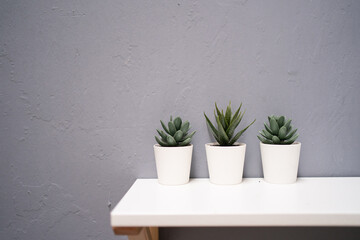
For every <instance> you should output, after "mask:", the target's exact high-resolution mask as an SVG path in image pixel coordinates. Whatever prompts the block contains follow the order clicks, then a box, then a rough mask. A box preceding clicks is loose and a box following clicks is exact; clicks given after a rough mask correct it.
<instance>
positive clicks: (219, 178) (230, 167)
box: [205, 143, 246, 185]
mask: <svg viewBox="0 0 360 240" xmlns="http://www.w3.org/2000/svg"><path fill="white" fill-rule="evenodd" d="M205 150H206V158H207V162H208V168H209V176H210V182H212V183H215V184H222V185H225V184H238V183H241V181H242V177H243V170H244V161H245V151H246V144H245V143H235V146H219V144H218V143H207V144H205Z"/></svg>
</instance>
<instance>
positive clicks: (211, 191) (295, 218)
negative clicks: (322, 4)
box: [111, 178, 360, 227]
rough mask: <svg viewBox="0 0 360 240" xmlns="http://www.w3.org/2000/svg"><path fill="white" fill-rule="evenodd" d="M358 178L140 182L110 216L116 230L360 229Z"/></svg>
mask: <svg viewBox="0 0 360 240" xmlns="http://www.w3.org/2000/svg"><path fill="white" fill-rule="evenodd" d="M359 189H360V178H298V181H297V182H296V183H295V184H285V185H279V184H270V183H266V182H265V181H264V180H263V179H262V178H244V179H243V182H242V183H241V184H238V185H225V186H224V185H221V186H220V185H215V184H212V183H210V182H209V179H191V180H190V182H189V183H188V184H185V185H180V186H164V185H161V184H159V183H158V181H157V180H156V179H138V180H136V182H135V183H134V185H133V186H132V187H131V188H130V190H129V191H128V192H127V193H126V195H125V196H124V197H123V199H122V200H121V201H120V202H119V203H118V205H117V206H116V207H115V208H114V209H113V211H112V212H111V224H112V226H164V227H165V226H360V191H359Z"/></svg>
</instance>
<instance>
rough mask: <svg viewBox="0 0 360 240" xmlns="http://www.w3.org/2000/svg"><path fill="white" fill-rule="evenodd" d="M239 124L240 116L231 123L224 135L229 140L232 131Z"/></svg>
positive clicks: (232, 133)
mask: <svg viewBox="0 0 360 240" xmlns="http://www.w3.org/2000/svg"><path fill="white" fill-rule="evenodd" d="M240 122H241V116H238V117H237V119H235V120H234V121H231V123H230V125H229V127H228V128H227V130H226V135H228V137H229V138H232V136H233V135H234V131H235V129H236V127H237V126H238V125H239V123H240Z"/></svg>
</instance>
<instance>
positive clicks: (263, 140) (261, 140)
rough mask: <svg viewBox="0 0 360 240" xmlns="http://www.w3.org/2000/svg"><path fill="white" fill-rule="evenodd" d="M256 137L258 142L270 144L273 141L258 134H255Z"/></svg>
mask: <svg viewBox="0 0 360 240" xmlns="http://www.w3.org/2000/svg"><path fill="white" fill-rule="evenodd" d="M257 138H258V139H259V140H260V142H262V143H265V144H272V143H273V142H272V141H271V140H269V139H266V138H262V137H260V136H257Z"/></svg>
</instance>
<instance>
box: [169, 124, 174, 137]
mask: <svg viewBox="0 0 360 240" xmlns="http://www.w3.org/2000/svg"><path fill="white" fill-rule="evenodd" d="M168 126H169V132H170V135H171V136H174V134H175V133H176V127H175V124H174V123H173V122H169V123H168Z"/></svg>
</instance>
